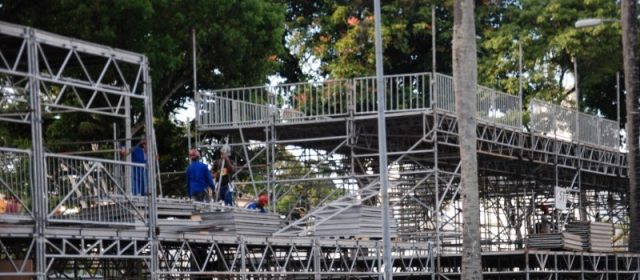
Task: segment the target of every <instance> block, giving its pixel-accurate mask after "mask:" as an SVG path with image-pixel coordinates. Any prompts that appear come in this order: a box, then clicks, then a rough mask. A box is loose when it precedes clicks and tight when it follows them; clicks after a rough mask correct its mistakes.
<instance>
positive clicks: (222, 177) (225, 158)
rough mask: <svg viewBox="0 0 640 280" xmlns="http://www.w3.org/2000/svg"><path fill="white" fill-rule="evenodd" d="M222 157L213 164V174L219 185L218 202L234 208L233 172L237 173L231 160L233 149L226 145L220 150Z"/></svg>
mask: <svg viewBox="0 0 640 280" xmlns="http://www.w3.org/2000/svg"><path fill="white" fill-rule="evenodd" d="M219 153H220V156H219V158H218V159H217V160H216V161H215V163H214V164H213V174H214V176H213V177H214V178H215V181H216V183H218V197H217V198H216V200H218V201H220V200H222V201H224V204H225V205H227V206H233V195H234V192H235V190H234V187H233V183H232V180H233V172H235V171H236V166H235V164H234V162H233V161H232V160H231V159H229V156H230V155H231V147H229V145H224V146H222V148H220V151H219Z"/></svg>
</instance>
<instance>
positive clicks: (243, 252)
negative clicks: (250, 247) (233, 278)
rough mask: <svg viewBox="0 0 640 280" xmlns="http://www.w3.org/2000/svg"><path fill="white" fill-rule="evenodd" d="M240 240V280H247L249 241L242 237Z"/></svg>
mask: <svg viewBox="0 0 640 280" xmlns="http://www.w3.org/2000/svg"><path fill="white" fill-rule="evenodd" d="M238 239H239V241H240V242H239V243H240V252H239V254H240V273H241V274H240V275H241V276H240V279H242V280H245V279H247V275H246V273H247V241H245V240H244V237H242V236H240V237H239V238H238Z"/></svg>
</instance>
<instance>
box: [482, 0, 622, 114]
mask: <svg viewBox="0 0 640 280" xmlns="http://www.w3.org/2000/svg"><path fill="white" fill-rule="evenodd" d="M485 10H487V9H485ZM491 11H492V12H491V13H489V14H488V18H487V17H485V18H487V19H485V20H484V21H483V22H484V23H485V24H483V25H481V26H479V27H478V29H479V30H481V34H482V35H481V40H480V51H479V52H480V58H479V68H478V69H479V73H478V75H479V77H478V79H479V81H480V83H481V84H483V85H487V86H490V87H494V88H498V89H502V90H503V91H505V92H509V93H514V94H515V93H517V92H518V55H519V54H518V52H519V50H518V44H522V47H523V70H524V71H523V79H524V83H523V84H524V94H525V96H526V97H528V98H530V97H536V98H540V99H544V100H548V101H554V102H556V103H560V102H561V101H567V100H568V97H569V96H570V94H571V93H573V92H574V91H575V88H574V87H570V88H564V86H563V80H564V79H565V78H566V77H568V76H571V77H572V76H573V75H574V74H575V73H573V72H574V71H573V63H572V60H571V58H572V57H576V58H577V59H578V72H579V81H580V95H581V97H582V98H581V99H582V100H581V106H580V107H581V110H582V111H589V112H594V113H602V114H603V115H605V116H606V117H608V118H610V119H615V118H616V104H615V100H616V96H615V94H616V90H615V84H616V81H615V79H616V72H617V71H620V69H621V66H622V65H621V60H620V59H612V58H615V57H621V46H620V44H618V43H617V42H619V38H620V35H621V34H620V32H621V30H620V29H619V25H617V24H612V25H602V26H598V27H595V28H588V29H576V28H575V27H574V23H575V21H576V20H578V19H580V18H592V17H601V18H617V17H618V11H619V7H618V6H617V5H616V2H615V1H606V0H596V1H580V0H545V1H539V0H519V1H501V2H498V4H496V5H494V8H493V9H491ZM491 18H494V20H490V19H491ZM581 70H582V71H581ZM528 98H527V99H528Z"/></svg>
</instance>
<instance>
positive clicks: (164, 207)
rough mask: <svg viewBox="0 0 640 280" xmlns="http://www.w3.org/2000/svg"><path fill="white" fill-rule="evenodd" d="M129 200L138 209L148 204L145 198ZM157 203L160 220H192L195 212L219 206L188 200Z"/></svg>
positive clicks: (137, 197) (172, 199)
mask: <svg viewBox="0 0 640 280" xmlns="http://www.w3.org/2000/svg"><path fill="white" fill-rule="evenodd" d="M122 199H124V198H122ZM128 199H130V200H131V202H132V204H133V205H134V206H135V207H138V209H144V208H145V207H146V206H147V203H148V198H146V197H143V196H133V197H129V198H128ZM156 201H157V203H156V207H157V213H158V218H160V219H162V218H174V219H191V214H192V213H193V212H194V211H202V210H205V209H209V208H211V207H215V206H217V205H215V204H214V205H212V204H209V203H205V202H196V201H193V200H192V199H188V198H157V199H156Z"/></svg>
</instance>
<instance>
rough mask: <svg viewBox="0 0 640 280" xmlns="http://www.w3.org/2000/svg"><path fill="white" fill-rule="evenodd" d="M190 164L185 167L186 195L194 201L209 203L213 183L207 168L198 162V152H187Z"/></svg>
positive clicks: (192, 150)
mask: <svg viewBox="0 0 640 280" xmlns="http://www.w3.org/2000/svg"><path fill="white" fill-rule="evenodd" d="M189 159H190V160H191V164H189V167H187V194H188V195H189V198H192V199H194V200H195V201H202V202H209V199H210V197H211V191H212V190H214V189H215V183H214V182H213V178H212V177H211V172H209V167H208V166H207V165H206V164H204V163H202V162H201V161H200V152H198V150H196V149H191V151H189Z"/></svg>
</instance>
